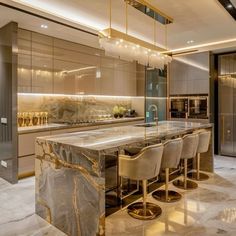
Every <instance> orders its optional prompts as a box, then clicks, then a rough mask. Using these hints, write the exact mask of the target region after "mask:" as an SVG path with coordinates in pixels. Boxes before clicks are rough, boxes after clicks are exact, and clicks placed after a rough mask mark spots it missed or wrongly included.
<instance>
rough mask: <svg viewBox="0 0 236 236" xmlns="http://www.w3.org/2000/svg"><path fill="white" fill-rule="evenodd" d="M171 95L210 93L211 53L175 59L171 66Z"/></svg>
mask: <svg viewBox="0 0 236 236" xmlns="http://www.w3.org/2000/svg"><path fill="white" fill-rule="evenodd" d="M169 72H170V74H169V78H170V87H169V88H170V95H191V94H208V93H209V53H208V52H206V53H205V52H204V53H197V54H196V55H195V54H190V55H186V56H180V57H176V58H175V59H173V61H172V62H171V63H170V67H169Z"/></svg>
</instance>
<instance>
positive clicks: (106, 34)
mask: <svg viewBox="0 0 236 236" xmlns="http://www.w3.org/2000/svg"><path fill="white" fill-rule="evenodd" d="M98 35H99V37H101V38H114V39H117V40H118V39H123V40H124V41H128V42H131V43H134V44H136V45H139V46H141V47H144V48H147V49H151V50H154V51H159V52H160V53H162V52H165V51H166V49H164V48H161V47H158V46H156V45H154V44H152V43H149V42H146V41H143V40H141V39H138V38H136V37H134V36H131V35H129V34H126V33H123V32H120V31H118V30H115V29H113V28H107V29H104V30H102V31H100V32H99V33H98Z"/></svg>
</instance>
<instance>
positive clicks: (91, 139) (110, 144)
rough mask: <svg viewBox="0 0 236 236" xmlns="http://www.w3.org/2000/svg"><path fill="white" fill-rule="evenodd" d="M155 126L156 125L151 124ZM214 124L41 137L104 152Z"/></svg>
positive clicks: (166, 124)
mask: <svg viewBox="0 0 236 236" xmlns="http://www.w3.org/2000/svg"><path fill="white" fill-rule="evenodd" d="M151 124H155V123H151ZM209 127H212V124H210V123H208V124H203V123H196V122H181V121H160V122H159V124H158V126H152V127H141V126H140V124H138V125H128V126H122V127H111V128H104V129H99V130H92V131H84V132H75V133H69V134H62V135H55V136H48V137H41V138H39V139H40V140H46V141H49V142H53V143H60V144H63V145H68V146H75V147H79V148H82V149H87V150H93V151H102V150H107V149H112V148H117V147H119V146H123V145H127V144H131V143H134V142H141V141H145V140H151V139H153V138H160V139H162V138H164V137H165V138H166V137H168V136H170V137H173V136H175V135H181V134H184V133H187V132H192V131H194V130H196V129H201V128H209Z"/></svg>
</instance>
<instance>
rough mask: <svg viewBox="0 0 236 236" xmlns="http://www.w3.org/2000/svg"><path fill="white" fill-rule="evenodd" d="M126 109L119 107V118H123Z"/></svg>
mask: <svg viewBox="0 0 236 236" xmlns="http://www.w3.org/2000/svg"><path fill="white" fill-rule="evenodd" d="M125 111H126V109H125V108H124V107H122V106H121V107H119V117H120V118H122V117H123V116H124V113H125Z"/></svg>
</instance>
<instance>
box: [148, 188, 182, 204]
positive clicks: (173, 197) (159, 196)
mask: <svg viewBox="0 0 236 236" xmlns="http://www.w3.org/2000/svg"><path fill="white" fill-rule="evenodd" d="M152 196H153V197H154V198H155V199H156V200H158V201H160V202H167V203H172V202H177V201H179V200H180V199H181V198H182V195H181V194H180V193H178V192H175V191H173V190H168V198H167V199H166V191H165V190H157V191H155V192H154V193H153V194H152Z"/></svg>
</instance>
